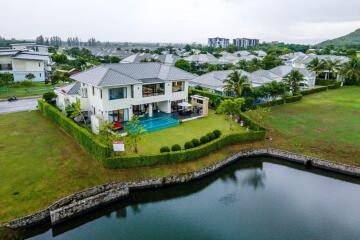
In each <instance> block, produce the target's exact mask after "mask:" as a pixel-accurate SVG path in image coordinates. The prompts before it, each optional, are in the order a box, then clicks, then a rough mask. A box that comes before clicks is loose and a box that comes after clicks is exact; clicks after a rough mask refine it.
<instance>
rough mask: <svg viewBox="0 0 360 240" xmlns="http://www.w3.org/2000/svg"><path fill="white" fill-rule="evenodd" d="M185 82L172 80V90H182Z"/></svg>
mask: <svg viewBox="0 0 360 240" xmlns="http://www.w3.org/2000/svg"><path fill="white" fill-rule="evenodd" d="M184 88H185V83H184V82H182V81H181V82H173V83H172V92H182V91H184Z"/></svg>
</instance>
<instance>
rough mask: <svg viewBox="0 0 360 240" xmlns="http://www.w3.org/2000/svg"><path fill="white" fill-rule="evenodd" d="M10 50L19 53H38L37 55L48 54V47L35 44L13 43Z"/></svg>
mask: <svg viewBox="0 0 360 240" xmlns="http://www.w3.org/2000/svg"><path fill="white" fill-rule="evenodd" d="M10 46H11V48H12V49H14V50H19V51H32V52H39V53H48V52H49V51H48V48H49V47H48V46H46V45H39V44H36V43H14V44H10Z"/></svg>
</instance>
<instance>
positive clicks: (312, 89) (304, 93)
mask: <svg viewBox="0 0 360 240" xmlns="http://www.w3.org/2000/svg"><path fill="white" fill-rule="evenodd" d="M327 89H328V87H327V86H322V87H316V88H310V89H306V90H304V91H302V92H301V94H302V95H303V96H306V95H309V94H313V93H318V92H322V91H326V90H327Z"/></svg>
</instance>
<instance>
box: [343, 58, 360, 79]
mask: <svg viewBox="0 0 360 240" xmlns="http://www.w3.org/2000/svg"><path fill="white" fill-rule="evenodd" d="M340 74H341V76H342V77H343V79H344V80H345V83H346V84H349V85H352V84H360V60H359V59H358V58H356V57H354V58H352V59H351V60H350V61H349V62H347V63H345V64H344V65H343V66H342V69H341V71H340Z"/></svg>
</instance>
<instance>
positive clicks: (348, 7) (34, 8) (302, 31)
mask: <svg viewBox="0 0 360 240" xmlns="http://www.w3.org/2000/svg"><path fill="white" fill-rule="evenodd" d="M0 22H2V24H1V27H0V36H3V37H6V38H10V37H15V38H22V39H32V38H35V37H36V36H38V35H40V34H42V35H44V36H51V35H58V36H60V37H62V38H64V39H65V38H67V37H69V36H78V37H80V38H81V40H87V39H88V38H90V37H95V38H96V39H98V40H101V41H107V40H109V41H129V42H131V41H134V42H189V43H190V42H194V41H196V42H201V43H205V42H206V41H207V38H208V37H216V36H220V37H227V38H231V39H232V38H234V37H253V38H260V39H261V40H266V41H272V40H279V41H286V42H298V43H314V42H318V41H320V40H324V39H329V38H334V37H338V36H341V35H344V34H347V33H349V32H352V31H354V30H355V29H357V28H360V0H301V1H299V0H296V1H295V0H102V1H101V0H57V1H50V0H10V1H3V2H2V3H1V8H0Z"/></svg>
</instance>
